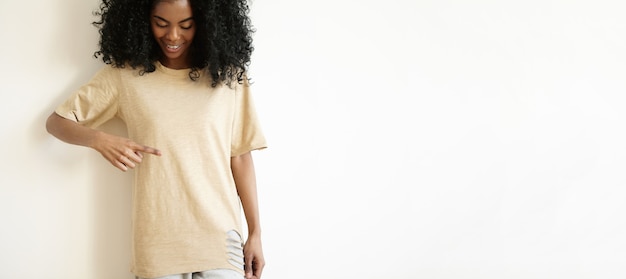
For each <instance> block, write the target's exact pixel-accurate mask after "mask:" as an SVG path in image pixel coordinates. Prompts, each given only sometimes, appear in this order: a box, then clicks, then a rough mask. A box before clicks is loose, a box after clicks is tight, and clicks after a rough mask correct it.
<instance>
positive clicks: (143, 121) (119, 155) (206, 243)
mask: <svg viewBox="0 0 626 279" xmlns="http://www.w3.org/2000/svg"><path fill="white" fill-rule="evenodd" d="M247 14H248V6H247V4H246V1H245V0H104V1H103V3H102V5H101V8H100V11H99V13H98V15H100V16H101V20H100V21H98V22H95V25H96V26H98V27H99V28H100V34H101V39H100V50H99V51H98V52H96V55H97V56H101V57H102V59H103V61H104V62H105V63H106V64H108V65H106V66H104V67H103V68H102V69H101V70H100V71H99V72H98V73H97V74H96V75H95V76H94V77H93V78H92V80H91V81H89V82H88V83H87V84H86V85H84V86H82V87H81V88H80V89H79V90H78V91H77V92H75V94H74V95H73V96H72V97H71V98H69V99H68V100H67V101H66V102H64V103H63V104H61V105H60V106H59V107H57V109H56V110H55V112H54V113H52V115H50V117H49V118H48V121H47V123H46V127H47V129H48V131H49V132H50V133H51V134H52V135H54V136H55V137H57V138H59V139H61V140H63V141H65V142H67V143H70V144H76V145H82V146H86V147H90V148H93V149H95V150H96V151H98V152H100V153H101V154H102V156H103V157H104V158H105V159H106V160H108V161H109V162H110V163H111V164H112V165H113V166H115V167H117V168H119V169H120V170H122V171H127V170H130V169H132V170H133V171H134V177H135V179H134V185H133V186H134V187H133V212H132V220H133V230H132V231H133V238H132V239H133V247H132V266H131V271H132V272H133V273H134V274H135V275H136V276H137V278H180V279H182V278H242V277H243V276H244V275H245V277H246V278H260V277H261V273H262V271H263V267H264V265H265V261H264V258H263V252H262V248H261V236H260V234H261V231H260V223H259V213H258V205H257V192H256V181H255V180H256V179H255V173H254V165H253V162H252V156H251V154H250V152H251V151H252V150H258V149H263V148H265V147H266V143H265V138H264V136H263V133H262V131H261V129H260V125H259V122H258V120H257V117H256V113H255V109H254V104H253V102H252V98H251V96H250V93H249V86H248V78H247V76H246V69H247V66H248V65H249V62H250V55H251V52H252V49H253V48H252V40H251V32H252V29H251V25H250V21H249V18H248V15H247ZM113 117H119V118H121V119H122V120H123V121H124V122H125V123H126V126H127V127H128V135H129V136H128V138H123V137H119V136H116V135H112V134H107V133H105V132H103V131H99V130H96V129H94V128H96V127H97V126H98V125H100V124H102V123H104V122H106V121H108V120H109V119H111V118H113ZM240 205H242V206H243V211H244V215H245V219H246V221H247V226H248V238H247V240H246V241H245V243H244V241H243V239H242V235H241V226H242V224H241V220H240V219H241V217H240V215H241V214H240V210H241V208H240Z"/></svg>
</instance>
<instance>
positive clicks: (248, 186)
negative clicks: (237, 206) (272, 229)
mask: <svg viewBox="0 0 626 279" xmlns="http://www.w3.org/2000/svg"><path fill="white" fill-rule="evenodd" d="M230 165H231V169H232V172H233V178H234V179H235V184H236V186H237V192H238V193H239V198H240V199H241V204H242V206H243V211H244V214H245V215H246V222H247V224H248V240H247V241H246V244H245V245H244V261H245V269H246V270H245V273H246V278H261V273H262V272H263V267H264V266H265V259H264V257H263V248H262V246H261V223H260V220H259V206H258V198H257V189H256V175H255V172H254V163H253V161H252V155H251V154H250V152H248V153H246V154H243V155H240V156H235V157H232V158H231V160H230Z"/></svg>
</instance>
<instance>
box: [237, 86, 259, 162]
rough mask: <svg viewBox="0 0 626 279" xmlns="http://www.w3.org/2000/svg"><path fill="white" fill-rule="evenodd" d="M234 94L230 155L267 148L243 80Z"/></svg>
mask: <svg viewBox="0 0 626 279" xmlns="http://www.w3.org/2000/svg"><path fill="white" fill-rule="evenodd" d="M235 94H236V97H235V110H234V118H233V135H232V141H231V156H239V155H241V154H245V153H247V152H250V151H252V150H259V149H264V148H267V143H266V141H265V136H264V134H263V131H262V130H261V125H260V123H259V119H258V118H257V114H256V109H255V107H254V101H253V100H252V96H251V94H250V86H249V85H248V84H247V83H245V82H244V84H241V85H238V86H237V90H236V91H235Z"/></svg>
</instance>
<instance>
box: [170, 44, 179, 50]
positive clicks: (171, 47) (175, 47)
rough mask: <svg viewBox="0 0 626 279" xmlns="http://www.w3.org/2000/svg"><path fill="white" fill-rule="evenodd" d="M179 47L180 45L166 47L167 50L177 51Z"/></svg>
mask: <svg viewBox="0 0 626 279" xmlns="http://www.w3.org/2000/svg"><path fill="white" fill-rule="evenodd" d="M179 47H180V45H167V48H169V49H178V48H179Z"/></svg>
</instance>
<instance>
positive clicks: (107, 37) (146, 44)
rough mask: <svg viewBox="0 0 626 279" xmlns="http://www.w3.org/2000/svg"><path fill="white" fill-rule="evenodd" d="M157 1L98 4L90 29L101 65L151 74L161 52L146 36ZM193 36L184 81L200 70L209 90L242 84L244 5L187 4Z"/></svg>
mask: <svg viewBox="0 0 626 279" xmlns="http://www.w3.org/2000/svg"><path fill="white" fill-rule="evenodd" d="M159 1H163V0H102V4H101V5H100V9H99V10H98V11H96V12H94V14H95V15H96V16H100V17H101V18H100V20H99V21H95V22H93V24H94V25H95V26H96V27H98V28H99V29H100V50H98V51H96V52H95V53H94V56H95V57H99V56H102V60H103V61H104V63H106V64H112V65H113V66H114V67H119V68H123V67H125V66H127V65H128V66H131V67H132V68H133V69H136V68H139V69H140V73H141V74H144V73H150V72H154V71H155V70H156V67H155V62H156V61H157V60H158V59H159V58H160V57H161V55H162V51H161V49H160V48H159V45H158V44H157V42H156V40H155V39H154V37H153V35H152V30H151V28H150V13H151V11H152V9H153V8H154V6H155V5H156V3H158V2H159ZM189 3H190V5H191V9H192V13H193V18H194V21H195V25H196V33H195V36H194V40H193V42H192V44H191V47H190V55H191V61H192V65H191V71H190V73H189V78H190V79H192V80H197V78H198V76H199V71H200V70H206V71H207V72H208V73H209V74H210V75H211V77H212V84H211V85H212V86H214V87H215V86H216V85H217V84H218V83H224V84H226V85H228V86H230V85H232V83H233V82H237V83H242V82H243V80H244V79H247V76H246V70H247V68H248V66H249V64H250V56H251V55H252V51H253V50H254V47H253V46H252V33H253V32H254V30H253V28H252V25H251V23H250V18H249V17H248V13H249V7H248V4H247V0H189Z"/></svg>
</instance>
